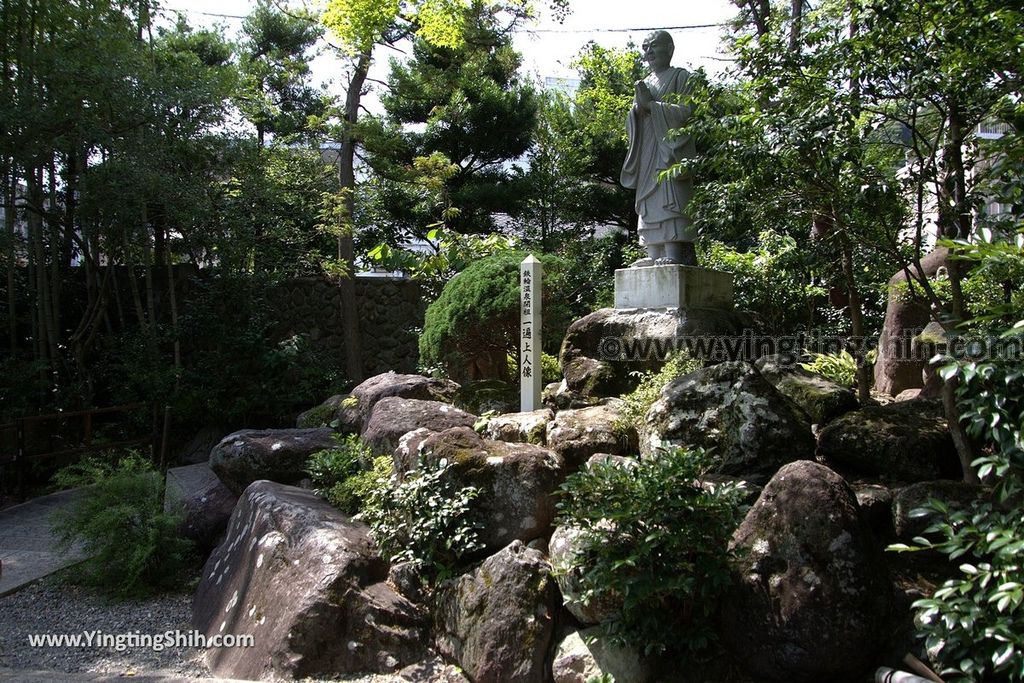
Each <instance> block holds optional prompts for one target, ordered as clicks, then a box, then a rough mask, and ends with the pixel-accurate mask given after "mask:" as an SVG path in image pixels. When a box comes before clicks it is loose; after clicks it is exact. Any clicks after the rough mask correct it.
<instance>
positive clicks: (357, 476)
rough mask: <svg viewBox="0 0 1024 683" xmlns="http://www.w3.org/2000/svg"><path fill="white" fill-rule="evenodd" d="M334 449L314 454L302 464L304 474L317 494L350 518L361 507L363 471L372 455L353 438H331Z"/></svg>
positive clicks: (350, 435)
mask: <svg viewBox="0 0 1024 683" xmlns="http://www.w3.org/2000/svg"><path fill="white" fill-rule="evenodd" d="M335 439H336V440H337V441H338V447H337V448H331V449H328V450H323V451H317V452H316V453H314V454H313V455H311V456H309V460H308V461H307V462H306V473H307V474H308V475H309V478H310V479H311V480H312V482H313V486H314V487H315V490H316V492H317V494H318V495H321V496H323V497H324V498H326V499H327V500H328V502H330V503H331V505H333V506H335V507H336V508H338V509H339V510H341V511H342V512H345V513H348V514H350V515H354V514H356V513H358V512H359V510H360V509H361V508H362V504H363V500H364V498H365V494H362V495H361V492H362V490H363V487H364V480H365V475H366V472H364V468H366V467H370V466H371V457H372V456H373V453H372V452H371V451H370V448H369V447H368V446H366V444H364V443H363V442H362V441H361V440H360V439H359V437H358V436H357V435H355V434H349V435H347V436H345V437H339V436H335Z"/></svg>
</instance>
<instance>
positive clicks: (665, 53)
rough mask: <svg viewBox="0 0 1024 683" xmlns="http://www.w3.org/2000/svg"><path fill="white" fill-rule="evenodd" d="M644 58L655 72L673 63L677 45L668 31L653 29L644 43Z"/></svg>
mask: <svg viewBox="0 0 1024 683" xmlns="http://www.w3.org/2000/svg"><path fill="white" fill-rule="evenodd" d="M642 47H643V51H644V59H645V60H647V63H648V64H649V65H650V66H651V69H653V70H654V71H655V72H658V71H661V70H662V69H665V68H667V67H668V65H669V64H671V63H672V53H673V52H675V49H676V46H675V43H674V42H672V36H671V35H669V32H668V31H652V32H651V33H650V34H648V36H647V37H646V38H644V42H643V44H642Z"/></svg>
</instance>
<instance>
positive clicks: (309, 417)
mask: <svg viewBox="0 0 1024 683" xmlns="http://www.w3.org/2000/svg"><path fill="white" fill-rule="evenodd" d="M337 411H338V408H337V406H330V405H327V404H323V403H322V404H320V405H318V406H314V407H313V408H310V409H309V410H307V411H306V412H304V413H303V414H302V415H300V416H299V419H298V421H297V422H296V424H295V426H296V427H299V428H303V429H305V428H309V427H330V426H331V423H332V422H334V421H335V417H334V416H335V414H336V413H337Z"/></svg>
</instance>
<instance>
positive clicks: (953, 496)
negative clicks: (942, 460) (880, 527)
mask: <svg viewBox="0 0 1024 683" xmlns="http://www.w3.org/2000/svg"><path fill="white" fill-rule="evenodd" d="M985 493H986V488H985V487H984V486H981V485H979V484H968V483H966V482H963V481H952V480H948V479H947V480H939V481H921V482H918V483H916V484H911V485H910V486H905V487H903V488H901V489H899V490H898V491H896V493H895V494H894V495H893V499H892V525H893V529H894V530H895V532H896V540H897V541H900V542H901V543H910V542H912V541H913V539H914V537H915V536H921V535H923V534H924V532H925V530H926V529H928V527H930V526H931V525H932V524H934V523H935V522H937V521H939V520H940V519H941V518H942V515H941V514H939V513H936V512H934V511H931V510H926V509H925V507H924V506H925V503H927V502H928V501H930V500H937V501H939V502H941V503H943V504H945V505H946V506H947V507H949V508H950V509H951V510H956V509H964V508H967V507H968V506H969V505H970V504H971V503H973V502H974V501H976V500H978V499H980V498H982V497H983V496H984V495H985ZM915 511H918V512H915ZM935 540H938V539H935Z"/></svg>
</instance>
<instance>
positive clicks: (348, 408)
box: [328, 372, 459, 434]
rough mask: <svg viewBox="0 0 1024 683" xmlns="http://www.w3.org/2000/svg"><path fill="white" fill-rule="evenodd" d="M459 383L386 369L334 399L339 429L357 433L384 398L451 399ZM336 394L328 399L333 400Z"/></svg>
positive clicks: (449, 401)
mask: <svg viewBox="0 0 1024 683" xmlns="http://www.w3.org/2000/svg"><path fill="white" fill-rule="evenodd" d="M458 390H459V385H458V384H456V383H455V382H452V381H451V380H447V379H434V378H433V377H424V376H423V375H402V374H398V373H395V372H385V373H383V374H380V375H375V376H374V377H371V378H370V379H368V380H366V381H364V382H363V383H362V384H360V385H359V386H357V387H356V388H355V389H353V390H352V391H351V392H350V393H349V395H348V396H343V397H340V398H339V399H338V400H337V401H336V402H335V406H336V411H337V413H336V415H337V419H338V431H340V432H342V433H347V434H360V433H362V431H363V429H364V428H365V427H366V423H367V422H368V421H369V419H370V413H372V412H373V407H374V406H375V405H377V403H378V402H379V401H380V400H381V399H385V398H414V399H418V400H421V401H440V402H442V403H451V402H452V400H453V399H454V398H455V394H456V392H457V391H458ZM334 398H335V397H332V398H331V399H328V401H332V400H334Z"/></svg>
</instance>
